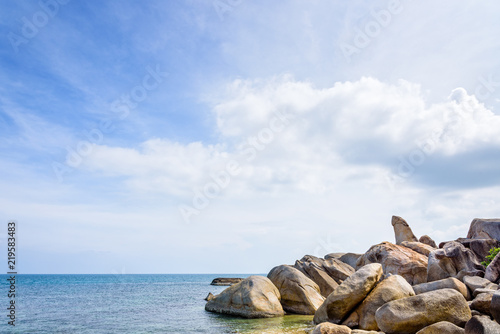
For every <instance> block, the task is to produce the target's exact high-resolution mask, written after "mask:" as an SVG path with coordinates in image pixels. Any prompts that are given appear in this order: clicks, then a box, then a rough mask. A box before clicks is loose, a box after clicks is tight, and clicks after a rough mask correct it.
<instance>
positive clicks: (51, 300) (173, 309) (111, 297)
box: [0, 274, 313, 334]
mask: <svg viewBox="0 0 500 334" xmlns="http://www.w3.org/2000/svg"><path fill="white" fill-rule="evenodd" d="M247 276H248V275H238V274H231V275H224V274H210V275H208V274H202V275H132V274H110V275H16V277H15V278H16V282H15V286H14V288H15V298H9V296H8V295H9V290H10V289H11V284H10V282H9V281H8V280H7V279H8V278H9V275H0V277H1V278H0V279H1V284H0V302H1V304H0V321H1V323H0V333H33V334H43V333H51V334H52V333H82V334H86V333H89V334H90V333H93V334H95V333H210V334H212V333H213V334H215V333H217V334H222V333H301V334H303V333H308V332H309V331H310V330H311V329H312V328H313V325H312V316H300V315H286V316H285V317H280V318H271V319H243V318H237V317H229V316H224V315H220V314H214V313H210V312H206V311H205V309H204V307H205V303H206V302H205V300H204V298H205V297H206V296H207V295H208V293H209V292H212V293H213V294H218V293H220V292H222V291H223V290H224V289H225V288H227V287H224V286H212V285H210V282H211V281H212V280H213V279H214V278H216V277H243V278H244V277H247ZM11 295H12V293H11ZM11 297H12V296H11ZM11 300H14V301H15V304H14V305H15V322H14V324H15V326H12V325H9V324H8V321H11V319H9V317H8V315H9V314H10V313H11V310H8V309H7V308H8V307H11V306H10V305H11V304H10V302H11ZM11 308H12V307H11Z"/></svg>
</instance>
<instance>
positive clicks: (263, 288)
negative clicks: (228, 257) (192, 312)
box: [205, 276, 284, 318]
mask: <svg viewBox="0 0 500 334" xmlns="http://www.w3.org/2000/svg"><path fill="white" fill-rule="evenodd" d="M205 310H207V311H209V312H217V313H223V314H229V315H236V316H240V317H244V318H270V317H278V316H283V315H284V311H283V308H282V307H281V304H280V293H279V291H278V289H277V288H276V287H275V286H274V284H273V283H272V282H271V281H270V280H269V279H268V278H266V277H262V276H250V277H248V278H246V279H245V280H243V281H241V282H240V283H237V284H234V285H232V286H230V287H228V288H227V289H226V290H224V291H222V292H221V293H220V294H218V295H217V296H215V297H213V298H212V299H211V300H209V301H208V302H207V304H206V305H205Z"/></svg>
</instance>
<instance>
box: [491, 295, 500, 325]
mask: <svg viewBox="0 0 500 334" xmlns="http://www.w3.org/2000/svg"><path fill="white" fill-rule="evenodd" d="M490 313H491V316H492V317H493V319H495V320H496V321H497V322H500V290H498V291H496V292H494V293H493V297H492V298H491V304H490Z"/></svg>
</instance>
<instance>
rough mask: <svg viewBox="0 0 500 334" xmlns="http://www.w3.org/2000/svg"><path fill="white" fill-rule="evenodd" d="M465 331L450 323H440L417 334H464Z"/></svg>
mask: <svg viewBox="0 0 500 334" xmlns="http://www.w3.org/2000/svg"><path fill="white" fill-rule="evenodd" d="M464 332H465V331H464V329H463V328H460V327H458V326H457V325H454V324H452V323H451V322H448V321H440V322H436V323H435V324H432V325H430V326H427V327H425V328H424V329H421V330H419V331H418V332H417V334H464Z"/></svg>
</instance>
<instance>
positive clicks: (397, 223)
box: [392, 216, 418, 245]
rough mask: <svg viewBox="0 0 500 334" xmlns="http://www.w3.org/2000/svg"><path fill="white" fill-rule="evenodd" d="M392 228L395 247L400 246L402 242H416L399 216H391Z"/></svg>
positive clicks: (408, 227)
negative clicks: (394, 236)
mask: <svg viewBox="0 0 500 334" xmlns="http://www.w3.org/2000/svg"><path fill="white" fill-rule="evenodd" d="M392 226H393V227H394V234H395V235H396V245H401V243H402V242H403V241H417V242H418V239H417V238H416V237H415V235H414V234H413V232H412V230H411V228H410V226H409V225H408V223H407V222H406V221H405V220H404V219H403V218H401V217H399V216H392Z"/></svg>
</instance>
